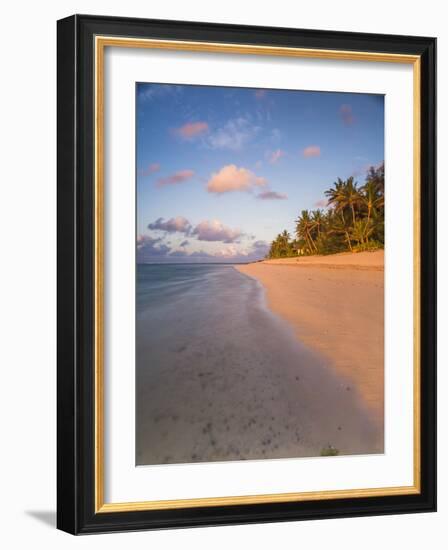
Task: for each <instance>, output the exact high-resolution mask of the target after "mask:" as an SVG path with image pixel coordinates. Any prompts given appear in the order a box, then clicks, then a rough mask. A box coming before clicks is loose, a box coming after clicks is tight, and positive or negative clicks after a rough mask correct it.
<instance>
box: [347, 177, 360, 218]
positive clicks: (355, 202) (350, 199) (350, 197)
mask: <svg viewBox="0 0 448 550" xmlns="http://www.w3.org/2000/svg"><path fill="white" fill-rule="evenodd" d="M360 203H361V195H360V193H359V189H358V187H357V183H356V182H355V181H354V179H353V177H352V176H350V177H349V178H348V180H347V181H346V182H345V186H344V192H343V199H342V207H345V206H346V207H348V208H350V210H351V212H352V220H353V225H355V223H356V216H355V206H356V207H357V206H359V204H360Z"/></svg>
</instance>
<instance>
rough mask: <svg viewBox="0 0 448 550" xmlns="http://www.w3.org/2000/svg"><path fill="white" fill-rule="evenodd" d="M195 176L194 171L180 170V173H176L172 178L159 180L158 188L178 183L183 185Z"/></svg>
mask: <svg viewBox="0 0 448 550" xmlns="http://www.w3.org/2000/svg"><path fill="white" fill-rule="evenodd" d="M193 176H194V172H193V170H180V171H179V172H176V173H174V174H172V175H171V176H167V177H165V178H159V179H158V180H157V187H163V186H164V185H174V184H176V183H182V182H184V181H187V180H189V179H190V178H192V177H193Z"/></svg>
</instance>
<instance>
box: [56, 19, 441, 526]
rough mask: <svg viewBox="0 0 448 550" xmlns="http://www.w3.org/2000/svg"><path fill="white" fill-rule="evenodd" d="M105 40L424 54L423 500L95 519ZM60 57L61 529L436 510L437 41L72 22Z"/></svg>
mask: <svg viewBox="0 0 448 550" xmlns="http://www.w3.org/2000/svg"><path fill="white" fill-rule="evenodd" d="M97 35H102V36H108V35H111V36H121V37H133V38H157V39H167V40H193V41H201V42H214V43H226V44H239V43H241V44H253V45H266V46H276V47H294V48H310V49H325V50H344V51H359V52H383V53H393V54H409V55H417V56H420V60H421V88H420V94H421V151H420V153H421V157H420V159H421V163H420V165H421V174H420V175H421V203H420V204H421V209H420V220H421V226H420V229H421V231H420V233H421V243H420V246H421V262H420V263H421V272H420V280H421V288H420V302H421V304H420V305H421V315H420V338H421V369H420V373H421V380H420V385H421V418H420V427H421V434H420V435H421V491H420V493H419V494H411V495H395V496H393V495H392V496H378V497H365V498H363V497H356V498H341V499H332V500H313V501H301V502H277V503H263V504H244V505H232V506H209V507H194V508H182V509H165V510H136V511H123V512H106V513H104V512H103V513H95V506H94V499H95V497H94V493H95V479H94V476H95V468H94V451H95V449H94V447H95V440H94V415H95V391H94V336H93V334H94V310H95V307H94V301H95V296H94V284H93V282H94V269H95V246H94V223H95V209H94V184H93V179H94V164H95V156H94V155H95V128H94V85H95V81H94V50H93V42H94V38H95V36H97ZM57 47H58V60H57V71H58V76H57V92H58V106H57V118H58V124H57V139H58V153H57V163H58V166H57V178H58V202H57V207H58V219H57V220H58V221H57V230H58V248H57V253H58V264H57V265H58V267H57V269H58V292H57V300H58V306H57V315H58V339H57V346H58V356H57V359H58V373H57V375H58V376H57V379H58V382H57V391H58V399H57V416H58V427H57V437H58V456H57V470H58V472H57V494H58V505H57V527H58V528H59V529H62V530H64V531H66V532H68V533H72V534H83V533H100V532H112V531H129V530H139V529H161V528H173V527H193V526H210V525H231V524H241V523H257V522H273V521H290V520H305V519H322V518H337V517H355V516H368V515H385V514H402V513H411V512H431V511H435V509H436V124H435V120H436V39H435V38H427V37H411V36H394V35H381V34H359V33H348V32H335V31H320V30H302V29H301V30H298V29H288V28H268V27H253V26H242V25H222V24H214V23H192V22H184V21H161V20H143V19H131V18H124V17H100V16H90V15H74V16H71V17H68V18H66V19H62V20H60V21H58V24H57Z"/></svg>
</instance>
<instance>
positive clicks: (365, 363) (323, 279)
mask: <svg viewBox="0 0 448 550" xmlns="http://www.w3.org/2000/svg"><path fill="white" fill-rule="evenodd" d="M236 268H237V269H238V270H239V271H240V272H241V273H244V274H246V275H249V276H250V277H254V278H255V279H257V280H258V281H259V282H260V283H261V284H262V285H263V286H264V288H265V289H266V298H267V304H268V306H269V308H270V309H271V310H272V311H273V312H275V313H276V314H278V315H279V316H281V317H282V318H283V319H285V320H286V321H287V322H288V323H289V324H290V325H291V326H292V327H293V328H294V331H295V333H296V335H297V338H298V339H299V340H300V341H301V342H303V343H304V344H306V345H307V346H308V347H310V348H311V349H313V350H317V351H318V352H319V353H321V354H323V355H324V356H325V357H326V358H327V359H328V362H329V365H330V366H331V368H332V369H333V371H334V372H335V373H336V374H337V375H340V376H342V377H344V378H345V379H347V380H350V381H351V382H352V383H353V385H354V387H355V388H356V390H357V392H358V394H359V396H360V399H361V400H362V403H363V404H364V405H365V407H366V409H367V410H368V411H369V415H370V416H371V418H372V420H373V422H374V424H375V425H376V429H377V433H378V437H380V438H381V439H382V437H383V419H384V412H383V409H384V373H383V369H384V252H383V251H375V252H362V253H358V254H351V253H343V254H335V255H331V256H308V257H303V258H285V259H276V260H265V261H262V262H257V263H253V264H248V265H240V266H236Z"/></svg>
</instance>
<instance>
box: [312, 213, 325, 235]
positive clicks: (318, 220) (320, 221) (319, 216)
mask: <svg viewBox="0 0 448 550" xmlns="http://www.w3.org/2000/svg"><path fill="white" fill-rule="evenodd" d="M311 220H312V221H313V223H314V227H316V228H317V236H318V237H320V232H321V228H322V226H323V225H324V222H325V216H324V213H323V211H322V210H320V209H318V210H313V211H312V212H311Z"/></svg>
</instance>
